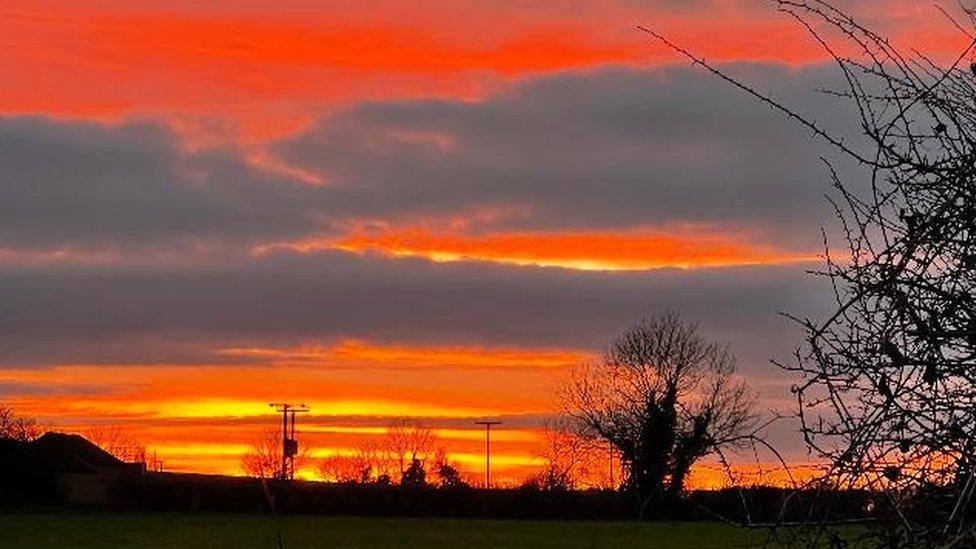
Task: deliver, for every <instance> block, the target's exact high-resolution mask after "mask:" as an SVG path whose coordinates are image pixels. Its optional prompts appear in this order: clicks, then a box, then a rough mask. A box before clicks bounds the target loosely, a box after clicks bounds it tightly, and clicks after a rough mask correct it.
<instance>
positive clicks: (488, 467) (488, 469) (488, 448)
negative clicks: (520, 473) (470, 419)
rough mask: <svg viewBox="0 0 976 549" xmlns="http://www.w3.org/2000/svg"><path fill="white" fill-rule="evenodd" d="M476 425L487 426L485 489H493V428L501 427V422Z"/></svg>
mask: <svg viewBox="0 0 976 549" xmlns="http://www.w3.org/2000/svg"><path fill="white" fill-rule="evenodd" d="M474 423H475V425H484V426H485V488H491V426H492V425H501V424H502V422H500V421H493V420H484V421H476V422H474Z"/></svg>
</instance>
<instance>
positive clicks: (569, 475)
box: [523, 418, 615, 490]
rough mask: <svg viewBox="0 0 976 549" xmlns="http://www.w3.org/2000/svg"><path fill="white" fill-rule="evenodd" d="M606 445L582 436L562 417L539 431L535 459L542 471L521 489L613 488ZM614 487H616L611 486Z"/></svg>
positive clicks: (607, 446)
mask: <svg viewBox="0 0 976 549" xmlns="http://www.w3.org/2000/svg"><path fill="white" fill-rule="evenodd" d="M608 450H609V445H608V444H607V443H606V442H605V441H602V440H598V439H596V438H593V437H589V436H584V435H583V434H582V433H580V432H579V431H578V430H577V429H575V425H574V424H573V423H572V422H570V421H566V420H565V419H563V418H560V419H557V420H554V421H551V422H549V423H548V424H547V425H546V426H545V429H543V431H542V446H541V448H540V451H539V452H538V457H540V458H542V460H543V466H542V469H541V470H539V471H537V472H536V473H534V474H532V475H531V476H529V477H528V478H527V479H525V481H524V482H523V486H532V487H534V488H537V489H539V490H573V489H578V488H581V487H595V486H600V487H607V486H610V487H613V486H612V485H611V483H610V482H607V481H608V480H609V475H605V473H606V472H607V470H608V469H609V466H608V464H609V459H610V456H609V452H608ZM614 488H615V487H614Z"/></svg>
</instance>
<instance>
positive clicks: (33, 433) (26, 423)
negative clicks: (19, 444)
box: [0, 404, 44, 442]
mask: <svg viewBox="0 0 976 549" xmlns="http://www.w3.org/2000/svg"><path fill="white" fill-rule="evenodd" d="M43 432H44V429H42V428H41V426H40V425H38V424H37V421H36V420H35V419H33V418H29V417H23V416H19V415H17V414H16V413H14V410H13V408H11V407H9V406H6V405H4V404H0V438H9V439H14V440H20V441H24V442H27V441H31V440H34V439H35V438H37V437H39V436H41V435H42V434H43Z"/></svg>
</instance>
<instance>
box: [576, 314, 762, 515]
mask: <svg viewBox="0 0 976 549" xmlns="http://www.w3.org/2000/svg"><path fill="white" fill-rule="evenodd" d="M736 369H737V368H736V360H735V357H734V356H733V355H732V353H731V352H730V351H729V348H728V346H725V345H719V344H716V343H712V342H709V341H707V340H706V339H705V338H704V337H702V336H701V335H700V334H699V332H698V326H697V324H695V323H692V322H688V321H686V320H683V319H682V318H681V317H680V316H679V315H678V314H676V313H668V314H665V315H661V316H655V317H651V318H646V319H643V320H641V321H640V322H639V323H638V324H637V325H636V326H634V327H633V328H631V329H629V330H627V331H625V332H624V333H623V334H621V335H620V336H618V337H617V338H616V339H614V340H613V341H612V342H611V343H610V346H609V348H608V349H607V351H606V352H605V355H604V357H603V359H602V360H600V361H599V362H593V363H589V364H585V365H583V366H581V367H580V368H578V369H577V370H576V371H575V372H574V374H573V376H572V378H571V379H570V381H569V383H568V384H567V385H566V387H565V389H564V391H563V400H564V404H565V408H566V412H567V413H568V414H569V415H570V416H571V417H573V418H575V420H576V421H577V422H578V425H579V426H580V429H581V432H582V433H583V434H584V435H586V436H588V437H590V438H596V439H602V440H604V441H606V442H607V443H609V444H610V445H612V446H613V447H614V448H615V449H616V450H617V452H618V454H619V456H620V458H621V461H622V462H623V464H624V466H625V469H626V477H625V488H627V489H628V490H629V491H630V492H632V493H633V494H634V495H636V496H637V498H638V502H639V507H640V513H641V515H644V514H646V512H647V511H648V510H656V509H658V508H660V505H661V504H663V503H665V502H669V501H674V500H675V499H676V498H678V497H679V496H680V495H681V493H682V490H683V488H684V481H685V478H686V476H687V474H688V472H689V470H690V469H691V466H692V465H693V464H694V463H695V462H696V461H697V460H699V459H700V458H702V457H704V456H705V455H707V454H709V453H710V452H712V451H714V450H716V449H719V448H722V447H725V446H729V445H736V444H738V443H741V442H743V441H744V440H745V439H746V438H747V437H748V436H749V435H751V433H752V427H753V426H754V423H755V421H754V415H753V412H752V405H753V398H752V397H751V395H750V394H749V392H748V391H747V389H746V386H745V384H744V382H743V381H741V380H740V379H738V378H737V376H736Z"/></svg>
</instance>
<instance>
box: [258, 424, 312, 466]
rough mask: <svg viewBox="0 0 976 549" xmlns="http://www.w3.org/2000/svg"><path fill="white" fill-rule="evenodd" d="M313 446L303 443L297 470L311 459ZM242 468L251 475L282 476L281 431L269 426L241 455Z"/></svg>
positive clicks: (297, 458) (298, 457)
mask: <svg viewBox="0 0 976 549" xmlns="http://www.w3.org/2000/svg"><path fill="white" fill-rule="evenodd" d="M311 453H312V451H311V448H309V447H308V446H307V445H303V446H302V447H301V449H300V450H299V452H298V455H296V456H295V471H298V470H300V469H303V468H304V467H305V466H306V465H307V464H308V463H309V462H310V460H311ZM241 470H243V471H244V474H246V475H247V476H250V477H255V478H261V479H270V478H275V477H280V476H281V431H280V430H278V429H277V428H268V429H265V430H264V432H262V434H261V436H260V437H258V438H257V439H255V440H254V442H253V443H252V444H251V448H250V450H248V451H247V452H245V453H244V454H242V455H241Z"/></svg>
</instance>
